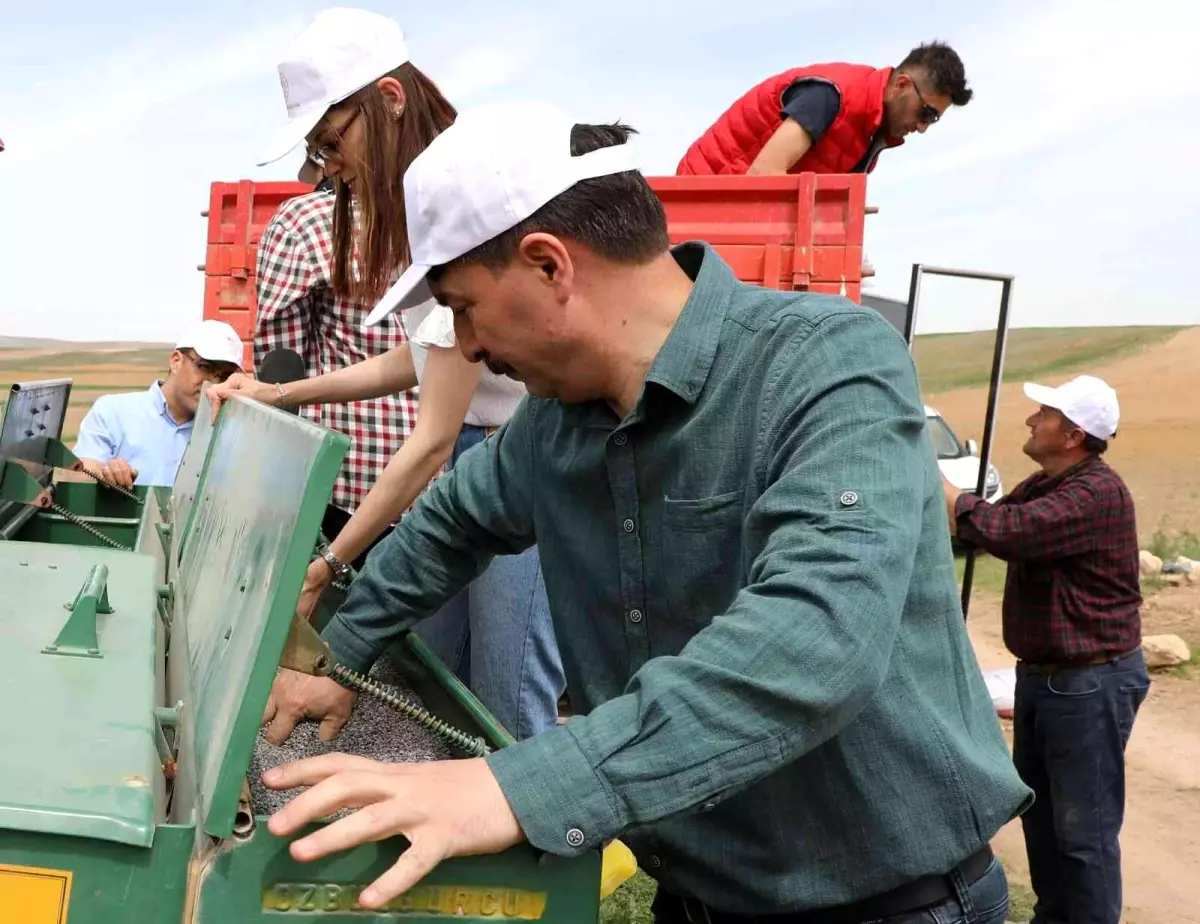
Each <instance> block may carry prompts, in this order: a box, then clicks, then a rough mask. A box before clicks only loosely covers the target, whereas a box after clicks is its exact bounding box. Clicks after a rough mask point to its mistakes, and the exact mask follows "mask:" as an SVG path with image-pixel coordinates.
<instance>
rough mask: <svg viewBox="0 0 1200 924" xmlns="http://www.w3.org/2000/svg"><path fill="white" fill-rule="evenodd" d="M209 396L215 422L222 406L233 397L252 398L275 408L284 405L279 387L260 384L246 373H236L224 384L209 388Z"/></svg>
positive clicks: (220, 383) (264, 383)
mask: <svg viewBox="0 0 1200 924" xmlns="http://www.w3.org/2000/svg"><path fill="white" fill-rule="evenodd" d="M207 394H208V403H209V405H210V406H211V407H212V419H213V421H214V422H215V421H216V419H217V411H219V410H221V405H222V404H224V403H225V401H226V400H227V399H228V398H229V397H230V396H232V395H241V396H242V397H243V398H252V399H254V400H255V401H258V402H260V403H262V404H270V405H272V406H273V407H278V406H279V405H280V404H282V403H283V395H281V394H280V393H279V389H278V387H276V386H275V385H269V384H267V383H266V382H260V381H259V380H258V379H256V378H253V377H252V376H249V375H246V373H244V372H235V373H234V374H233V375H231V376H230V377H229V378H227V379H226V380H225V381H224V382H219V383H217V384H215V385H210V386H208V389H207Z"/></svg>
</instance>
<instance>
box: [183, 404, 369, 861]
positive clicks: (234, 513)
mask: <svg viewBox="0 0 1200 924" xmlns="http://www.w3.org/2000/svg"><path fill="white" fill-rule="evenodd" d="M201 413H202V414H203V413H204V411H203V409H202V411H201ZM210 443H211V445H210V447H209V450H208V453H207V458H206V459H205V462H204V465H203V468H202V472H201V475H200V479H199V483H198V485H197V487H196V493H195V498H194V500H193V502H192V505H191V511H190V513H189V515H188V519H189V522H188V525H187V526H186V527H185V531H186V535H185V537H184V543H183V550H182V555H181V558H180V561H179V566H178V571H177V573H176V577H175V617H174V618H175V620H176V621H179V620H180V619H182V620H184V621H185V623H186V639H187V649H188V650H187V657H188V663H189V671H190V675H191V683H192V694H191V695H192V702H191V703H189V704H188V710H189V712H188V714H189V715H190V717H191V721H192V723H193V727H194V732H195V738H194V740H195V743H196V744H195V746H196V761H197V765H198V768H199V787H198V788H199V792H198V796H199V811H200V817H201V819H202V826H203V828H204V830H205V831H207V832H208V833H209V834H211V835H213V836H214V837H222V838H224V837H229V836H230V835H231V834H232V830H233V821H234V815H235V813H236V811H237V803H238V798H239V796H240V794H241V790H242V783H243V781H244V779H245V775H246V770H247V768H248V767H249V764H250V757H251V755H252V753H253V749H254V741H255V738H256V735H257V733H258V728H259V725H260V723H261V719H262V713H263V709H264V707H265V706H266V702H267V695H268V693H269V692H270V688H271V683H272V681H273V680H274V678H275V670H276V667H277V665H278V664H279V657H280V655H281V654H282V652H283V645H284V641H285V640H286V639H287V635H288V629H289V627H290V624H291V621H292V617H293V615H294V614H295V609H296V601H297V600H298V599H299V597H300V588H301V587H302V586H303V583H304V574H305V572H306V571H307V569H308V564H309V561H310V559H311V555H312V550H313V545H314V543H315V541H316V536H317V531H318V529H319V528H320V523H321V518H322V516H323V515H324V512H325V506H326V504H327V502H328V500H329V496H330V493H331V492H332V490H333V483H334V480H335V479H336V478H337V473H338V471H339V469H340V468H341V465H342V460H343V458H344V457H345V454H346V450H347V449H348V448H349V444H350V440H349V439H348V438H347V437H345V436H343V435H342V434H339V433H334V432H331V431H329V430H325V429H324V428H321V427H318V426H316V425H315V424H312V423H310V422H309V421H306V420H304V419H302V418H299V417H296V416H294V415H292V414H287V413H284V412H282V411H279V410H276V409H274V408H269V407H266V406H264V405H261V404H257V403H255V402H250V401H246V400H243V399H240V398H234V399H232V400H231V401H229V402H228V403H227V404H226V405H225V406H224V407H223V408H222V410H221V416H220V419H219V420H218V421H217V423H216V426H215V428H214V429H213V432H212V435H211V437H210ZM179 656H180V655H179V654H178V653H177V652H175V651H174V650H173V651H172V657H179Z"/></svg>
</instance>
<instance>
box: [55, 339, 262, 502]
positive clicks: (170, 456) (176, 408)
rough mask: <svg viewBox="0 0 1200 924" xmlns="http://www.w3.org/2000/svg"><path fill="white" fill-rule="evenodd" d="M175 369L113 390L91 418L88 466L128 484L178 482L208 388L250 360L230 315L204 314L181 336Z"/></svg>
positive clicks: (85, 452) (83, 445)
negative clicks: (141, 386)
mask: <svg viewBox="0 0 1200 924" xmlns="http://www.w3.org/2000/svg"><path fill="white" fill-rule="evenodd" d="M169 366H170V372H169V373H168V374H167V378H166V379H165V380H163V381H155V382H153V383H151V385H150V387H149V388H148V389H147V390H146V391H139V392H131V393H129V394H122V395H105V396H104V397H102V398H98V399H97V400H96V403H95V404H93V405H92V408H91V410H89V411H88V413H87V416H86V417H84V418H83V423H81V424H80V425H79V438H78V440H77V441H76V443H75V449H74V452H75V455H77V456H78V457H79V458H80V460H81V461H82V462H83V467H84V468H85V469H86V470H87V471H89V472H91V473H92V474H93V475H96V476H98V477H100V478H103V479H104V480H105V481H110V482H113V483H114V484H118V485H120V486H121V487H123V488H131V487H133V485H135V484H144V485H159V486H170V485H172V484H174V483H175V470H176V469H177V468H178V467H179V460H180V459H182V458H183V451H184V449H186V448H187V444H188V440H189V439H191V436H192V420H193V418H194V417H195V416H196V406H197V405H198V404H199V402H200V391H201V390H202V389H203V388H204V386H205V385H206V384H207V383H209V382H223V381H225V380H226V379H227V378H229V376H231V375H233V373H235V372H240V371H241V368H242V341H241V340H240V339H239V338H238V335H237V332H236V331H235V330H234V329H233V328H232V327H230V326H229V325H228V324H226V323H224V322H223V321H203V322H201V323H200V324H196V325H194V326H192V327H191V328H190V329H188V330H187V331H186V332H185V333H184V335H183V336H182V337H181V338H180V339H179V342H178V343H176V344H175V349H174V350H173V351H172V353H171V358H170V360H169Z"/></svg>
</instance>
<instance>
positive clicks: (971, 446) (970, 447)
mask: <svg viewBox="0 0 1200 924" xmlns="http://www.w3.org/2000/svg"><path fill="white" fill-rule="evenodd" d="M967 453H968V454H969V455H972V456H977V455H979V444H978V443H977V442H975V441H974V440H967Z"/></svg>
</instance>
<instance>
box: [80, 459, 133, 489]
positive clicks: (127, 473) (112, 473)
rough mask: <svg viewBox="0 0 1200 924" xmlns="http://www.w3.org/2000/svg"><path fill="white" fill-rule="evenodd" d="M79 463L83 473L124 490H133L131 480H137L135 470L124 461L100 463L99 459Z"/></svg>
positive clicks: (81, 460)
mask: <svg viewBox="0 0 1200 924" xmlns="http://www.w3.org/2000/svg"><path fill="white" fill-rule="evenodd" d="M79 461H80V462H82V463H83V467H84V470H85V471H88V472H91V473H92V474H93V475H95V476H96V477H97V478H102V479H104V480H105V481H107V482H109V483H110V484H115V485H117V486H118V487H122V488H125V489H126V490H129V489H131V488H133V479H135V478H137V470H136V469H135V468H134V467H133V466H132V465H130V464H129V463H128V462H126V461H125V460H124V459H110V460H109V461H108V462H101V461H100V460H99V459H80V460H79Z"/></svg>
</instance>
